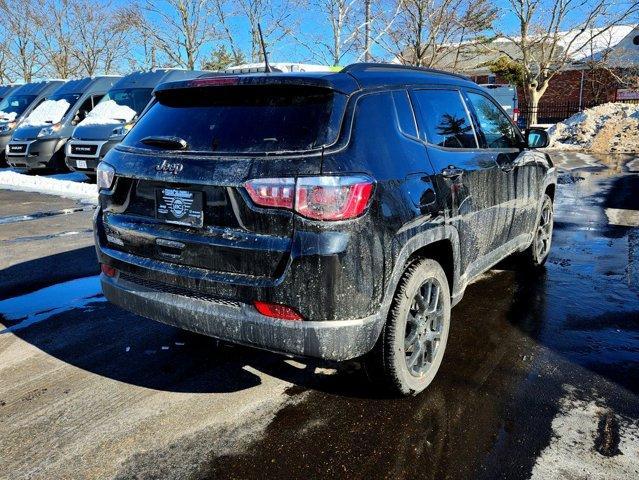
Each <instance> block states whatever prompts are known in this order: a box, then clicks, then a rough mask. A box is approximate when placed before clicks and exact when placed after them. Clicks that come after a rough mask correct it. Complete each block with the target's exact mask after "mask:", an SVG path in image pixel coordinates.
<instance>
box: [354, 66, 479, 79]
mask: <svg viewBox="0 0 639 480" xmlns="http://www.w3.org/2000/svg"><path fill="white" fill-rule="evenodd" d="M372 70H403V71H413V72H421V73H435V74H439V75H452V76H453V77H458V78H463V79H464V80H470V79H469V78H468V77H466V76H465V75H461V74H459V73H452V72H446V71H444V70H437V69H436V68H426V67H414V66H412V65H399V64H397V63H353V64H351V65H348V66H347V67H344V69H343V70H342V72H343V73H358V72H368V71H372Z"/></svg>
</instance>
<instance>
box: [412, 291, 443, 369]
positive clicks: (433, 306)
mask: <svg viewBox="0 0 639 480" xmlns="http://www.w3.org/2000/svg"><path fill="white" fill-rule="evenodd" d="M443 329H444V310H443V297H442V288H441V286H440V285H439V281H438V280H437V279H435V278H430V279H428V280H426V281H425V282H424V283H422V285H421V287H419V288H418V289H417V291H416V292H415V296H414V298H413V302H412V305H411V308H410V311H409V312H408V318H407V321H406V333H405V336H404V353H405V356H406V366H407V367H408V371H409V372H410V373H411V374H412V375H414V376H416V377H421V376H423V375H425V374H426V372H427V371H428V369H429V368H430V367H431V365H432V363H433V360H434V359H435V356H436V353H437V351H438V349H439V347H440V345H441V340H442V333H443Z"/></svg>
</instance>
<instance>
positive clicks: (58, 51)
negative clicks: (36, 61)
mask: <svg viewBox="0 0 639 480" xmlns="http://www.w3.org/2000/svg"><path fill="white" fill-rule="evenodd" d="M72 1H73V0H46V1H43V2H39V3H38V4H37V8H36V10H35V12H34V13H35V14H34V16H33V19H32V21H33V22H34V23H35V25H36V26H37V28H38V32H39V34H38V35H37V36H36V37H35V45H36V50H37V51H38V52H39V54H40V56H41V57H42V58H43V59H46V70H45V71H46V73H47V74H48V75H49V76H53V77H56V78H70V77H73V76H75V75H76V74H77V73H78V63H77V61H76V59H75V57H74V53H75V51H76V44H75V35H74V33H75V30H74V27H75V22H74V21H73V19H72Z"/></svg>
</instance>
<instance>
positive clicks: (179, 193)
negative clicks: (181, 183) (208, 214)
mask: <svg viewBox="0 0 639 480" xmlns="http://www.w3.org/2000/svg"><path fill="white" fill-rule="evenodd" d="M203 205H204V201H203V194H202V192H194V191H192V190H182V189H178V188H156V189H155V216H156V218H157V219H158V220H161V221H163V222H166V223H173V224H176V225H186V226H189V227H202V226H203V225H204V214H203V211H202V210H203Z"/></svg>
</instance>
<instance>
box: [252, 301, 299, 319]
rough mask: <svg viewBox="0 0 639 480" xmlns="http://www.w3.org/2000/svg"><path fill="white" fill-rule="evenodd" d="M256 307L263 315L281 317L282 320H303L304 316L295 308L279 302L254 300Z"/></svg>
mask: <svg viewBox="0 0 639 480" xmlns="http://www.w3.org/2000/svg"><path fill="white" fill-rule="evenodd" d="M253 305H254V306H255V309H256V310H257V311H258V312H260V313H261V314H262V315H265V316H267V317H271V318H279V319H280V320H303V318H302V316H301V315H300V314H299V313H297V312H296V311H295V310H294V309H293V308H291V307H287V306H286V305H281V304H279V303H270V302H260V301H258V300H255V301H254V302H253Z"/></svg>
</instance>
